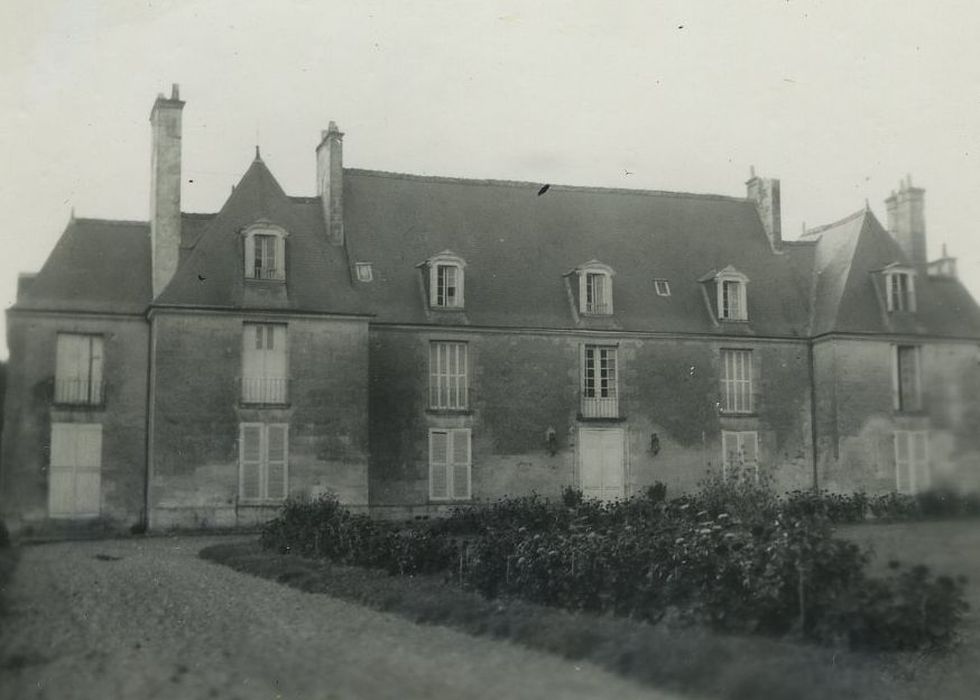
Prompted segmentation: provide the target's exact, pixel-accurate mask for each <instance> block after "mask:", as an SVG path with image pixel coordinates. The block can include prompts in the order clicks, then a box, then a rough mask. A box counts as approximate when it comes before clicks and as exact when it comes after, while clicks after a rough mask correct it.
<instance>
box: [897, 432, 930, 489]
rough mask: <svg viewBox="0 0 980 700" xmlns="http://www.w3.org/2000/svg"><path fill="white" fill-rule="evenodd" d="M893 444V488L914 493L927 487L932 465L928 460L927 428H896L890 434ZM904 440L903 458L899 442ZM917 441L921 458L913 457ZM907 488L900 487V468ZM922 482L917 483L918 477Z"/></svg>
mask: <svg viewBox="0 0 980 700" xmlns="http://www.w3.org/2000/svg"><path fill="white" fill-rule="evenodd" d="M892 439H893V441H894V446H895V490H896V491H897V492H898V493H907V494H916V493H920V492H921V491H924V490H926V489H928V488H929V486H930V485H931V483H932V466H931V464H930V460H929V431H928V430H896V431H894V433H893V434H892ZM903 440H904V442H905V459H902V450H901V443H902V442H903ZM916 441H918V443H919V447H921V460H917V459H915V452H917V450H916V446H915V442H916ZM903 464H904V465H905V466H904V469H905V476H906V479H907V482H908V488H907V489H903V488H902V469H903ZM920 477H923V478H922V481H923V483H922V484H919V483H918V481H919V478H920Z"/></svg>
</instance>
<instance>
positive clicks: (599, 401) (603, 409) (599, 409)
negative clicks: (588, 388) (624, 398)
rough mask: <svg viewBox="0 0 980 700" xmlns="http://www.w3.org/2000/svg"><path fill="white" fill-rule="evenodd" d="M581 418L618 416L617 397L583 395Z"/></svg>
mask: <svg viewBox="0 0 980 700" xmlns="http://www.w3.org/2000/svg"><path fill="white" fill-rule="evenodd" d="M582 417H583V418H619V399H618V398H617V397H615V396H605V397H598V396H583V397H582Z"/></svg>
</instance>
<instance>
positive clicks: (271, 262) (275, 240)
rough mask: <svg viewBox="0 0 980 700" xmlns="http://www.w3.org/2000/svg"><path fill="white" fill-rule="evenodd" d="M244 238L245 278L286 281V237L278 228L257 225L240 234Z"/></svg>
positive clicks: (262, 224)
mask: <svg viewBox="0 0 980 700" xmlns="http://www.w3.org/2000/svg"><path fill="white" fill-rule="evenodd" d="M242 235H243V236H244V237H245V278H246V279H253V280H271V281H276V282H284V281H285V280H286V236H287V235H288V234H287V233H286V231H285V230H283V229H282V228H280V227H278V226H273V225H271V224H266V223H258V224H255V225H253V226H249V227H248V228H247V229H245V230H244V231H243V232H242Z"/></svg>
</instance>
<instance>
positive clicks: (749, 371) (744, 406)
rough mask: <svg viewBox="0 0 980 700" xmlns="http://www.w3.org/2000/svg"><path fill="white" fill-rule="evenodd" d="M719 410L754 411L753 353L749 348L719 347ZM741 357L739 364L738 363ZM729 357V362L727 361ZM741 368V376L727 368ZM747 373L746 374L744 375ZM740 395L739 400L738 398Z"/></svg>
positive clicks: (734, 413) (731, 412) (739, 412)
mask: <svg viewBox="0 0 980 700" xmlns="http://www.w3.org/2000/svg"><path fill="white" fill-rule="evenodd" d="M720 357H721V398H722V401H721V412H722V413H725V414H730V415H739V414H751V413H754V412H755V367H754V360H755V355H754V353H753V352H752V350H751V349H750V348H722V349H721V354H720ZM739 358H740V359H741V362H740V366H736V365H737V364H738V362H737V361H738V360H739ZM729 359H730V360H731V362H729ZM730 369H731V370H738V369H741V374H742V376H737V375H738V374H739V372H737V371H736V372H735V373H734V375H733V374H732V373H730V372H729V370H730ZM746 375H747V376H746ZM740 397H741V401H740V400H739V399H740Z"/></svg>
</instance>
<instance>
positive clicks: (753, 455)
mask: <svg viewBox="0 0 980 700" xmlns="http://www.w3.org/2000/svg"><path fill="white" fill-rule="evenodd" d="M740 437H741V440H740V442H741V444H740V445H739V447H740V448H741V452H742V468H743V469H744V470H745V473H746V474H748V473H751V474H752V476H753V477H758V475H759V433H757V432H755V431H754V430H753V431H748V432H744V433H741V435H740Z"/></svg>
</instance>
